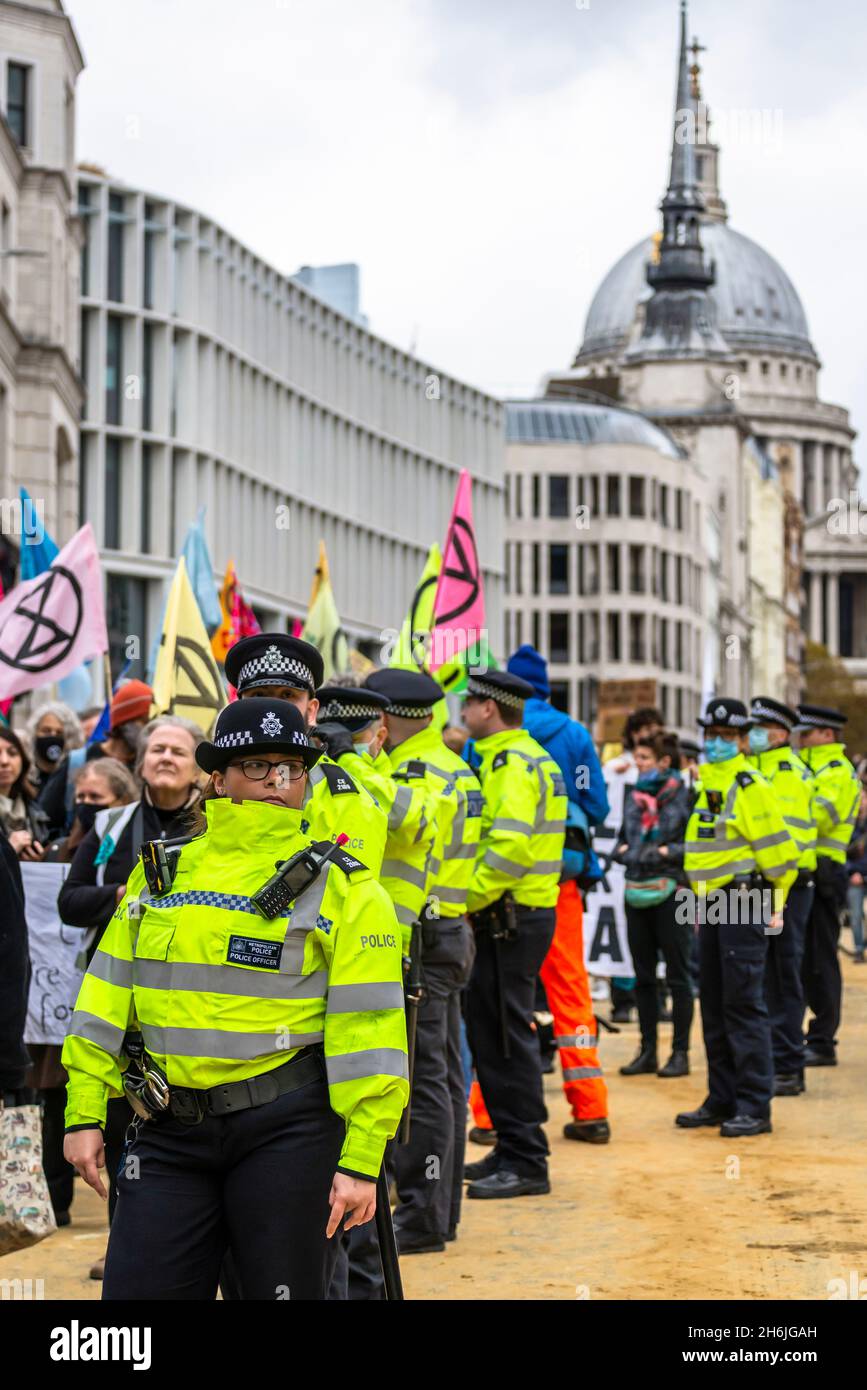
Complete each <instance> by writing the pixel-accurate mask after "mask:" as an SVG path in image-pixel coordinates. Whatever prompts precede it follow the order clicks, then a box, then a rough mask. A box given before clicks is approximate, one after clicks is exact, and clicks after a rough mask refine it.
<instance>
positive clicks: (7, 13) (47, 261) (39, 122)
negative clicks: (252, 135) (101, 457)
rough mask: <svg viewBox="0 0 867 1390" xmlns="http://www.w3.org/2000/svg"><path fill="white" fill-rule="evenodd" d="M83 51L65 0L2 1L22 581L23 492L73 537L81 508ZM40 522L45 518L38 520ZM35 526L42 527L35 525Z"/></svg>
mask: <svg viewBox="0 0 867 1390" xmlns="http://www.w3.org/2000/svg"><path fill="white" fill-rule="evenodd" d="M83 65H84V64H83V59H82V56H81V50H80V49H79V46H78V42H77V40H76V37H75V33H74V31H73V28H72V25H71V24H70V22H69V19H68V18H67V16H66V14H65V13H64V9H63V6H62V5H61V4H60V3H59V0H29V3H21V2H20V0H18V2H17V3H7V0H0V111H2V115H0V508H2V516H0V577H2V579H3V582H4V585H6V586H8V585H9V584H10V583H11V582H12V580H13V579H14V577H15V573H16V568H17V564H18V557H19V552H20V547H21V544H22V541H24V542H25V543H26V540H27V536H26V535H24V534H22V517H21V512H20V508H19V503H18V488H19V486H20V485H22V484H23V485H24V486H25V487H26V488H27V490H28V492H29V493H30V495H31V497H32V498H33V501H34V503H35V507H36V512H35V517H34V518H32V519H31V518H29V517H25V518H24V519H23V522H24V530H25V531H26V530H28V529H29V531H30V533H31V537H33V536H36V538H38V535H37V534H36V533H37V531H38V530H41V527H42V526H43V525H44V526H45V528H47V529H48V530H49V532H51V533H54V534H60V535H62V536H64V537H65V538H66V537H68V536H69V535H71V534H72V531H73V530H74V529H75V525H76V517H77V513H78V506H77V501H78V498H77V494H78V470H77V456H78V420H79V413H80V409H81V400H82V389H81V383H80V381H79V377H78V370H77V358H78V255H79V234H80V227H79V224H78V220H77V218H76V216H75V206H74V197H75V194H74V190H75V156H74V135H75V84H76V81H77V78H78V74H79V73H80V72H81V70H82V67H83ZM37 518H38V521H37V520H36V519H37ZM31 520H32V521H34V522H35V525H31V524H30V522H31Z"/></svg>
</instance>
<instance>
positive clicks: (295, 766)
mask: <svg viewBox="0 0 867 1390" xmlns="http://www.w3.org/2000/svg"><path fill="white" fill-rule="evenodd" d="M229 766H230V767H237V768H240V770H241V772H243V774H244V776H245V777H246V778H247V779H248V781H250V782H264V781H265V778H266V777H267V776H268V775H269V773H271V772H274V771H275V770H276V769H277V768H280V769H281V770H282V771H284V773H285V776H286V777H288V778H289V781H290V782H298V781H300V780H301V778H302V777H303V776H304V774H305V772H306V771H307V768H306V767H305V766H304V764H303V763H298V762H293V763H269V762H266V761H265V759H264V758H244V759H242V761H240V762H237V763H230V764H229Z"/></svg>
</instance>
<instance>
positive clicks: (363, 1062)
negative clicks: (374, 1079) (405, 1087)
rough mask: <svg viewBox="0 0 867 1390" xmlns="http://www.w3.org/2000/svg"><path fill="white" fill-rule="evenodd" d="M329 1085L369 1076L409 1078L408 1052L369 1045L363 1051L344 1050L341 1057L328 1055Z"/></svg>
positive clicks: (404, 1079) (326, 1059)
mask: <svg viewBox="0 0 867 1390" xmlns="http://www.w3.org/2000/svg"><path fill="white" fill-rule="evenodd" d="M325 1067H326V1070H327V1072H328V1084H329V1086H338V1085H339V1084H340V1082H341V1081H360V1080H362V1079H363V1078H365V1077H368V1076H397V1077H400V1079H401V1080H402V1081H406V1080H408V1079H409V1072H408V1070H407V1058H406V1053H405V1052H401V1051H400V1049H399V1048H396V1047H369V1048H365V1049H364V1051H363V1052H344V1053H343V1055H342V1056H340V1057H326V1058H325Z"/></svg>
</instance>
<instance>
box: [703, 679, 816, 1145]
mask: <svg viewBox="0 0 867 1390" xmlns="http://www.w3.org/2000/svg"><path fill="white" fill-rule="evenodd" d="M698 722H699V724H700V726H701V727H702V728H703V729H704V731H705V738H704V758H703V760H702V762H701V764H700V765H699V777H700V781H699V784H698V789H697V790H698V795H697V797H696V801H695V806H694V808H693V812H692V815H691V816H690V819H689V824H688V825H687V828H686V841H685V854H684V868H685V870H686V874H687V878H688V879H689V883H690V887H691V888H692V890H693V892H694V893H695V895H696V901H695V909H696V910H695V916H696V917H697V919H698V924H699V994H700V999H701V1022H702V1031H703V1034H704V1045H705V1052H706V1053H707V1068H708V1094H707V1097H706V1099H705V1100H704V1101H703V1102H702V1104H701V1105H700V1106H699V1107H698V1109H697V1110H690V1111H684V1112H682V1113H681V1114H679V1115H678V1116H677V1117H676V1121H675V1123H676V1124H678V1125H679V1126H680V1127H681V1128H683V1129H696V1128H699V1127H700V1126H704V1125H713V1126H715V1127H719V1131H720V1134H722V1135H723V1136H725V1137H727V1138H745V1137H747V1136H750V1135H755V1134H764V1133H767V1132H769V1131H770V1129H771V1097H772V1095H773V1088H774V1069H773V1049H772V1045H771V1028H770V1021H769V1018H768V1008H767V1004H766V1002H765V997H764V974H765V961H766V958H767V949H768V934H770V933H778V932H779V931H781V930H782V926H783V908H784V906H785V901H786V896H787V894H788V892H789V889H790V888H791V886H792V884H793V883H794V882H795V880H796V878H797V875H798V850H797V848H796V846H795V843H794V841H793V840H792V837H791V835H790V833H789V830H788V828H787V826H786V824H785V822H784V820H783V815H782V812H781V810H780V808H779V805H778V802H777V799H776V797H775V796H774V793H773V791H772V790H771V788H770V786H769V784H768V783H767V782H766V780H765V778H764V777H762V775H761V773H759V772H757V771H756V769H755V768H753V767H751V766H750V765H749V763H748V761H747V756H746V755H747V754H748V753H749V729H750V727H751V725H752V722H753V721H752V719H751V717H750V715H749V714H748V713H747V709H746V706H745V705H744V704H743V703H742V702H741V701H740V700H732V699H726V698H724V697H719V696H718V697H716V698H714V699H713V700H711V701H710V702H709V703H708V706H707V709H706V711H705V713H704V714H703V715H701V716H700V717H699V720H698Z"/></svg>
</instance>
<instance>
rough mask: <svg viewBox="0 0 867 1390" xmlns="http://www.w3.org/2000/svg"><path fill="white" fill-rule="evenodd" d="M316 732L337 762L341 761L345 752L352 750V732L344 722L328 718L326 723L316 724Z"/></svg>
mask: <svg viewBox="0 0 867 1390" xmlns="http://www.w3.org/2000/svg"><path fill="white" fill-rule="evenodd" d="M314 733H315V734H316V735H317V736H318V738H319V740H320V742H321V743H322V744H323V745H324V747H325V751H326V753H327V754H328V756H329V758H333V759H334V761H335V762H339V761H340V759H341V758H342V757H343V754H344V753H351V752H352V734H351V733H350V732H349V730H348V729H347V728H345V727H344V726H343V725H342V724H337V723H336V722H335V721H334V720H326V722H325V723H324V724H317V725H316V728H315V729H314Z"/></svg>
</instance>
